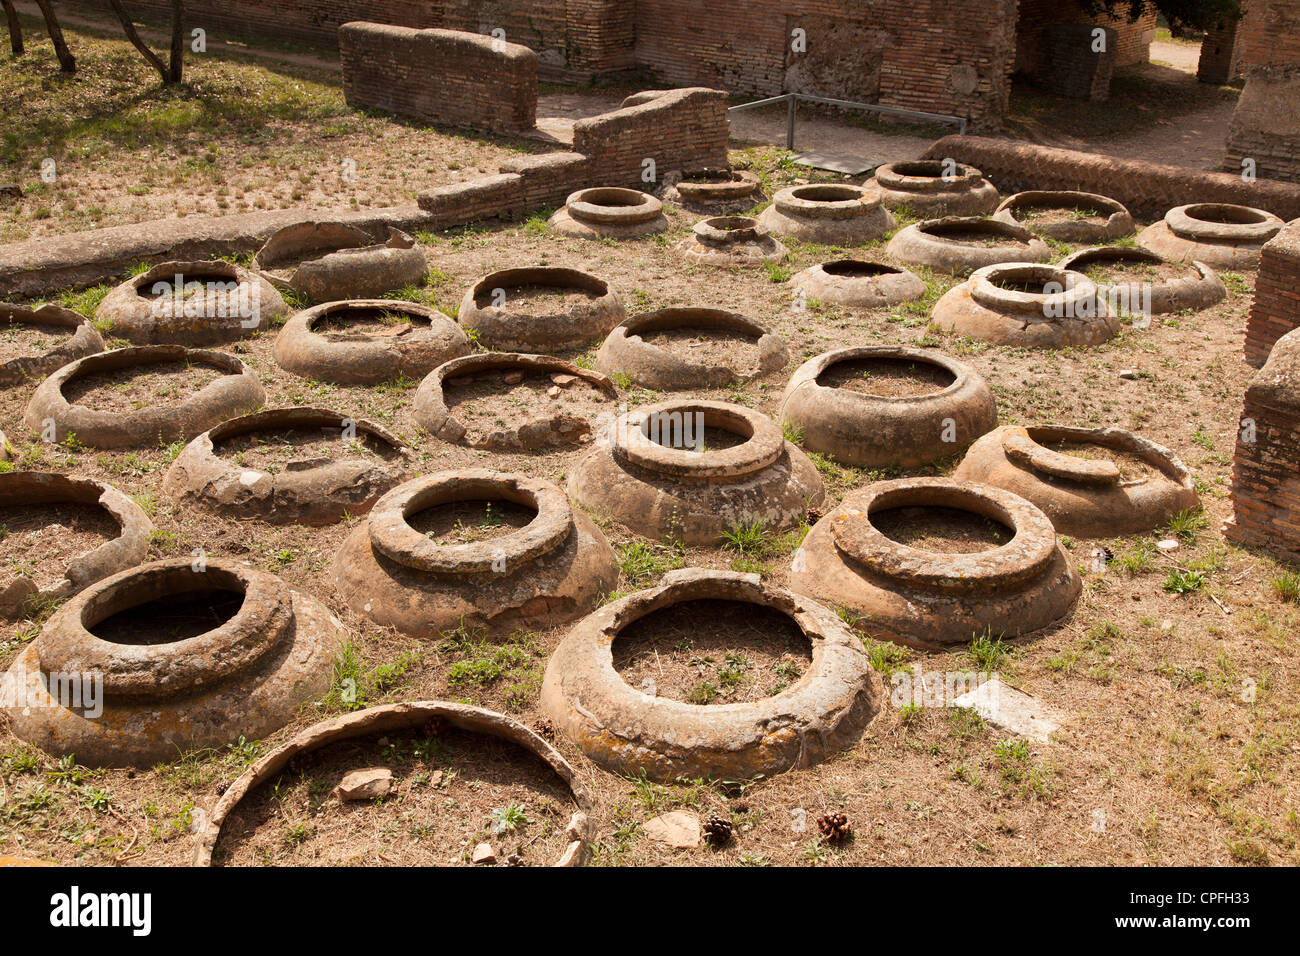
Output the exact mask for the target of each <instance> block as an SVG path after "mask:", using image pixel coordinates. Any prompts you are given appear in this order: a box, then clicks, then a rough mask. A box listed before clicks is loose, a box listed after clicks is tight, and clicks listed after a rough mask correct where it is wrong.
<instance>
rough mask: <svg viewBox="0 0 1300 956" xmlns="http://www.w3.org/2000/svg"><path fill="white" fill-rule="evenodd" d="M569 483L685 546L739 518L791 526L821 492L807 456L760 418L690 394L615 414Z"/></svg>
mask: <svg viewBox="0 0 1300 956" xmlns="http://www.w3.org/2000/svg"><path fill="white" fill-rule="evenodd" d="M568 487H569V493H570V494H571V495H572V496H573V500H574V501H575V502H577V503H578V504H579V505H581V506H582V507H584V508H589V509H591V510H592V511H595V512H598V513H600V514H604V515H608V516H609V517H611V518H613V519H614V520H616V521H618V522H619V523H620V524H622V525H624V526H625V527H628V528H630V529H632V530H634V531H636V532H637V533H638V534H642V535H645V536H646V537H648V538H654V539H655V540H658V541H668V540H680V541H682V542H684V543H686V544H692V545H694V544H699V545H712V544H716V543H717V542H718V541H719V539H721V537H722V536H723V534H724V532H726V531H728V530H729V529H732V528H734V527H737V526H741V525H758V526H760V527H762V528H764V529H767V530H770V531H784V530H786V529H788V528H792V527H794V526H795V525H797V524H798V523H799V522H800V521H801V520H803V517H804V514H805V513H806V512H807V510H808V509H809V508H816V507H818V506H819V505H820V504H821V502H822V498H823V496H824V495H825V489H824V487H823V485H822V480H821V476H819V475H818V474H817V469H816V468H815V467H814V466H813V463H812V462H811V461H809V460H808V456H807V455H805V454H804V453H803V452H801V451H800V450H799V449H798V448H796V447H795V446H794V445H792V444H791V443H790V442H788V441H786V440H785V439H784V437H783V436H782V434H781V430H780V429H779V428H777V426H776V425H775V424H774V423H773V422H772V420H771V419H770V418H768V417H767V416H766V415H762V414H760V413H758V412H755V411H752V410H751V409H748V408H743V407H741V406H739V405H729V404H727V403H725V402H708V401H696V400H692V399H682V400H670V401H666V402H660V403H659V404H657V405H650V406H647V407H645V408H640V409H637V410H635V411H633V412H629V413H627V414H625V415H622V416H620V417H619V418H618V419H617V420H615V421H614V422H613V423H612V424H611V425H610V427H609V428H608V429H607V430H606V431H605V432H604V433H603V434H602V435H601V436H600V437H599V439H598V440H597V442H596V447H595V448H593V449H592V450H591V451H590V452H589V453H588V454H587V455H586V456H585V457H584V458H583V459H582V460H581V461H580V462H578V464H577V466H576V467H575V468H574V469H573V472H572V473H571V474H570V476H569V486H568Z"/></svg>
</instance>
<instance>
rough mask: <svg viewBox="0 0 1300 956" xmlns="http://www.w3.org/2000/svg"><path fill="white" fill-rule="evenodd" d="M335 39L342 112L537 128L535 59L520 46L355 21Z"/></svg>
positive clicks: (508, 128) (499, 128) (456, 33)
mask: <svg viewBox="0 0 1300 956" xmlns="http://www.w3.org/2000/svg"><path fill="white" fill-rule="evenodd" d="M338 35H339V59H340V62H341V64H342V67H343V95H344V97H345V98H346V99H347V102H348V105H349V106H352V107H372V108H375V109H381V110H384V111H385V112H388V113H395V114H397V115H398V116H407V117H411V118H413V119H418V120H424V121H426V122H429V123H442V124H446V125H448V126H469V127H473V128H475V129H485V130H493V131H496V132H516V131H519V130H529V129H532V128H533V127H534V126H536V125H537V54H536V53H534V52H533V51H532V50H530V49H529V48H528V47H526V46H521V45H519V44H517V43H508V42H505V41H504V40H496V39H494V38H492V37H487V36H482V35H480V34H477V33H462V32H459V31H456V30H414V29H412V28H410V27H399V26H390V25H388V24H384V23H366V22H362V21H357V22H353V23H345V24H343V26H341V27H339V34H338Z"/></svg>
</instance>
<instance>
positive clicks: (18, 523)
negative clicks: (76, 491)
mask: <svg viewBox="0 0 1300 956" xmlns="http://www.w3.org/2000/svg"><path fill="white" fill-rule="evenodd" d="M121 533H122V529H121V528H120V527H119V526H118V523H117V521H116V520H115V519H114V518H113V516H112V515H111V514H109V513H108V512H107V511H105V510H104V509H103V508H101V507H100V506H99V505H97V504H91V503H87V502H80V501H51V502H42V503H39V504H21V505H16V504H5V505H0V586H3V584H4V582H7V581H11V580H13V579H14V578H19V577H23V578H29V579H30V580H31V582H32V583H33V584H35V585H36V587H37V588H38V589H39V590H45V589H47V588H51V587H54V586H55V585H57V584H59V582H61V581H62V580H63V577H64V572H65V571H66V570H67V567H68V563H69V562H70V561H72V560H74V559H76V558H79V557H80V556H81V555H83V554H88V553H90V552H91V551H94V550H95V549H96V548H98V547H100V546H102V545H103V544H105V543H106V542H108V541H112V540H113V539H114V538H116V537H118V535H120V534H121Z"/></svg>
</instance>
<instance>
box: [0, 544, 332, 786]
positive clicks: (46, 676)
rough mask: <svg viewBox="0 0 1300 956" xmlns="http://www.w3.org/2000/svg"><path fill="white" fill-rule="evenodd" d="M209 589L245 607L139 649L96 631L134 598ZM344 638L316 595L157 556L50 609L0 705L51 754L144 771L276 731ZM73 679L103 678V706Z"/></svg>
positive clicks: (227, 564)
mask: <svg viewBox="0 0 1300 956" xmlns="http://www.w3.org/2000/svg"><path fill="white" fill-rule="evenodd" d="M211 591H217V592H230V593H233V594H237V595H241V596H242V602H241V604H240V606H239V609H238V611H237V612H236V613H235V614H234V616H232V617H230V618H228V619H227V620H225V621H224V622H222V623H221V624H219V625H218V626H216V627H214V628H213V629H211V630H208V631H205V632H203V633H200V634H197V635H195V636H192V637H188V638H184V639H182V640H174V641H170V642H166V643H158V644H145V643H121V642H118V641H117V640H106V639H104V638H101V637H99V636H97V635H96V634H95V633H94V629H95V628H96V627H97V626H99V625H100V624H102V623H103V622H104V621H106V620H108V619H110V618H112V617H114V616H115V615H118V614H119V613H128V614H129V613H130V612H131V610H132V609H134V608H138V607H140V606H141V605H145V604H149V603H151V602H158V601H168V600H175V599H178V598H181V597H184V596H187V595H193V594H195V593H207V592H211ZM342 637H343V628H342V626H341V625H340V624H339V623H338V621H336V620H335V619H334V618H333V616H332V615H330V613H329V612H328V611H327V610H326V608H325V606H324V605H323V604H321V603H320V601H318V600H316V598H314V597H312V596H311V595H309V594H306V593H305V592H301V591H298V590H296V589H294V588H292V587H290V586H289V585H287V584H286V583H285V582H283V581H281V580H280V579H279V578H277V577H275V576H274V575H272V574H268V573H266V572H265V571H259V570H256V569H254V568H252V567H249V566H246V565H242V564H237V563H235V562H234V561H229V560H225V559H221V560H218V559H210V560H208V561H207V562H206V563H205V564H202V565H195V564H192V563H191V560H190V559H189V558H181V559H175V560H170V561H157V562H154V563H153V564H146V565H142V566H141V567H138V568H133V569H131V570H129V571H124V572H122V573H120V574H117V575H114V576H113V577H110V578H106V579H105V580H103V581H100V582H98V583H97V584H94V585H92V586H90V587H88V588H86V590H84V591H82V592H81V593H80V594H78V595H77V596H76V597H74V598H73V599H72V600H70V601H69V602H68V603H67V604H65V605H64V606H63V607H62V608H60V609H59V610H58V611H57V612H55V614H54V616H53V617H51V618H50V619H49V620H48V621H47V622H46V623H45V626H44V627H43V628H42V629H41V633H40V636H39V637H37V638H36V640H34V641H33V642H32V643H31V644H29V645H28V646H27V647H26V649H25V650H24V651H23V652H22V653H21V654H19V655H18V657H17V658H16V659H15V660H14V663H13V665H12V666H11V667H10V668H9V671H8V673H7V674H6V676H5V680H4V682H3V687H0V704H2V705H3V707H4V710H5V712H6V713H7V714H8V716H9V720H10V722H11V726H12V728H13V732H14V734H15V735H16V736H17V737H19V738H20V739H22V740H24V741H27V742H28V743H31V744H34V745H35V746H37V747H40V748H41V749H42V750H45V751H47V752H48V753H54V754H73V755H75V756H76V758H77V762H78V763H81V764H85V765H87V766H113V767H118V766H131V767H145V766H151V765H153V764H155V763H159V762H166V761H171V760H175V759H177V758H179V757H180V756H182V754H184V753H185V752H187V751H190V750H194V749H200V748H205V747H222V746H224V745H225V744H227V743H230V742H231V741H233V740H235V739H237V738H238V737H241V736H243V737H245V738H247V739H249V740H257V739H259V738H262V737H265V736H266V735H267V734H270V733H273V732H274V731H276V730H278V729H279V728H280V727H282V726H284V725H285V724H286V723H288V722H289V721H290V720H292V719H293V718H294V717H295V716H296V715H297V713H298V711H299V708H301V707H302V705H303V704H304V703H306V702H307V701H309V700H312V699H314V698H316V697H319V696H321V695H323V694H324V693H325V692H326V691H327V690H328V689H329V685H330V681H331V679H332V675H333V663H334V655H335V653H336V652H337V650H338V648H339V645H340V643H341V641H342ZM81 675H97V676H98V679H99V680H101V681H102V684H101V685H100V686H101V687H102V696H101V697H100V704H101V705H102V713H98V714H96V713H94V710H95V709H96V708H95V707H87V706H86V705H87V703H88V702H93V701H92V697H90V696H87V692H86V690H85V688H86V687H87V686H89V685H87V684H80V685H79V687H80V693H69V692H68V691H67V690H66V688H67V687H69V686H70V685H77V684H78V681H79V679H80V677H81ZM52 690H53V693H52ZM92 696H100V695H92Z"/></svg>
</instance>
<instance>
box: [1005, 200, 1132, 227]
mask: <svg viewBox="0 0 1300 956" xmlns="http://www.w3.org/2000/svg"><path fill="white" fill-rule="evenodd" d="M1012 212H1013V213H1014V214H1015V217H1016V218H1017V219H1018V220H1020V221H1021V222H1026V223H1033V224H1035V225H1041V226H1055V225H1059V224H1062V223H1068V222H1086V223H1092V224H1097V223H1104V222H1106V221H1107V220H1108V219H1109V218H1110V216H1111V213H1110V211H1108V210H1104V209H1100V208H1098V207H1097V206H1095V205H1092V204H1089V203H1087V202H1078V203H1050V202H1044V203H1018V204H1017V205H1015V206H1013V207H1012Z"/></svg>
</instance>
